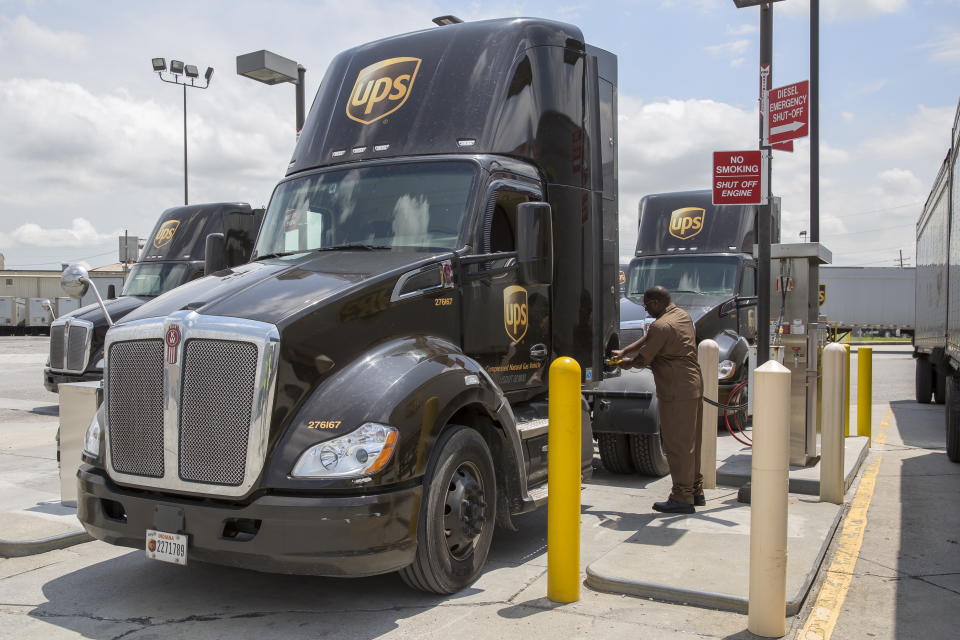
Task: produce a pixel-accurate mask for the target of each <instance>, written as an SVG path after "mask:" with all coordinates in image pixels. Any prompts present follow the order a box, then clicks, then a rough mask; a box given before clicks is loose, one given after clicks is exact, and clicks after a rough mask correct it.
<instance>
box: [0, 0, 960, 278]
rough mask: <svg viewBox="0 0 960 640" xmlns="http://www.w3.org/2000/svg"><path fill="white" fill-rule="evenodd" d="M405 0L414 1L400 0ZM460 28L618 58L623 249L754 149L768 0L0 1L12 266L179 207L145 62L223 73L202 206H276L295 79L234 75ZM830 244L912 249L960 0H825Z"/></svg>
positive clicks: (4, 195)
mask: <svg viewBox="0 0 960 640" xmlns="http://www.w3.org/2000/svg"><path fill="white" fill-rule="evenodd" d="M398 7H401V8H398ZM808 11H809V3H808V1H807V0H784V1H783V2H778V3H777V4H776V5H775V11H774V14H775V26H774V84H775V85H777V86H779V85H782V84H788V83H792V82H796V81H799V80H803V79H807V78H808V77H809V71H808V61H809V49H808V44H809V22H808V15H809V13H808ZM447 13H452V14H455V15H458V16H460V17H462V18H464V19H467V20H475V19H483V18H491V17H503V16H516V15H527V16H540V17H545V18H552V19H559V20H564V21H567V22H571V23H574V24H576V25H578V26H580V27H581V29H582V30H583V32H584V35H585V36H586V39H587V41H588V42H590V43H591V44H595V45H597V46H600V47H602V48H605V49H608V50H610V51H612V52H614V53H616V54H617V55H618V57H619V70H620V115H621V118H620V134H621V135H620V167H621V175H620V178H621V183H620V184H621V190H620V202H621V207H620V211H621V254H622V255H630V254H631V253H632V247H633V243H634V241H635V237H636V233H635V225H636V208H637V203H638V201H639V198H640V197H641V196H642V195H643V194H645V193H654V192H659V191H670V190H677V189H693V188H706V187H707V186H708V185H709V170H710V166H709V163H710V152H711V151H712V150H721V149H750V148H754V147H755V146H756V131H757V124H756V123H757V120H756V118H757V116H756V100H757V64H758V47H759V34H758V28H757V27H758V24H759V11H758V10H757V9H744V10H738V9H736V8H735V7H734V6H733V3H732V2H731V0H634V1H632V2H627V1H621V2H592V3H576V2H570V3H566V4H564V3H560V4H558V3H547V2H506V3H498V2H493V3H487V2H485V3H479V2H468V3H464V2H450V3H439V2H421V3H416V4H415V5H412V6H402V5H398V3H394V2H376V1H370V0H353V1H351V2H342V1H340V2H333V1H314V2H297V1H292V0H281V1H278V2H270V3H262V2H248V1H238V2H225V1H207V2H177V1H171V2H165V3H162V4H158V3H146V2H135V1H128V2H97V3H82V4H81V3H76V2H68V1H43V0H0V140H2V141H3V144H0V211H2V214H0V252H2V253H4V254H5V256H6V263H7V266H8V267H14V268H16V267H23V268H33V267H38V268H56V267H57V266H58V265H59V264H60V262H68V261H71V260H75V259H78V258H85V259H86V261H87V262H88V263H90V264H92V265H98V264H105V263H108V262H112V261H113V260H114V259H115V253H116V248H115V247H116V239H115V234H116V233H117V232H121V231H122V230H123V229H129V231H130V233H132V234H140V235H144V234H146V233H147V232H148V231H149V229H150V227H151V226H152V224H153V222H154V221H155V220H156V218H157V216H158V215H159V213H160V211H162V210H163V209H164V208H166V207H169V206H174V205H177V204H180V203H181V202H182V138H181V136H182V129H181V127H182V121H181V118H182V104H181V99H182V97H181V94H180V93H179V90H178V89H176V88H174V87H172V86H169V85H164V84H162V83H160V82H159V81H158V80H157V78H156V77H155V76H154V75H153V74H152V73H151V71H150V67H149V59H150V58H151V57H153V56H164V57H166V58H168V59H170V58H179V59H183V60H185V61H187V62H188V63H191V62H192V63H195V64H197V65H199V66H200V67H201V69H202V68H203V67H205V66H207V65H209V66H213V67H215V69H216V73H215V75H214V80H213V84H212V86H211V88H210V90H209V91H205V92H204V91H192V92H191V93H190V95H189V96H188V98H189V113H190V117H189V128H190V157H191V166H190V183H191V202H200V201H213V200H246V201H249V202H251V203H252V204H254V205H260V204H265V203H266V201H267V200H268V199H269V196H270V192H271V190H272V188H273V186H274V184H275V183H276V181H277V180H278V179H279V178H280V177H281V175H282V174H283V171H284V169H285V167H286V162H287V159H288V158H289V154H290V151H291V150H292V146H293V141H294V138H293V132H292V119H293V88H292V87H290V86H278V87H266V86H264V85H260V84H258V83H254V82H251V81H249V80H247V79H244V78H240V77H238V76H237V75H236V74H235V73H234V58H235V56H236V55H237V54H240V53H245V52H247V51H253V50H257V49H262V48H266V49H271V50H273V51H276V52H277V53H280V54H282V55H286V56H288V57H290V58H294V59H297V60H298V61H299V62H301V63H303V64H304V65H305V66H306V67H307V68H308V72H307V90H308V95H309V96H312V94H313V93H314V92H315V91H316V82H318V81H319V78H320V77H321V76H322V74H323V71H324V69H325V67H326V65H327V63H328V62H329V60H330V58H331V57H332V56H333V55H335V54H336V53H337V52H338V51H340V50H342V49H344V48H347V47H349V46H353V45H355V44H360V43H362V42H366V41H369V40H374V39H377V38H380V37H384V36H388V35H391V34H394V33H400V32H404V31H411V30H415V29H422V28H427V27H430V26H431V24H430V18H431V17H434V16H437V15H443V14H447ZM821 18H822V24H821V31H820V32H821V120H822V134H821V144H822V155H821V174H822V175H821V213H822V222H821V227H822V239H823V241H824V243H825V244H826V245H827V246H828V247H829V248H830V249H832V250H833V252H834V255H835V263H837V264H867V265H877V266H889V265H892V264H893V259H894V257H895V256H896V255H897V254H898V251H899V249H903V250H904V254H905V255H906V256H908V257H912V255H913V228H912V225H913V224H914V222H915V221H916V218H917V215H918V213H919V211H920V207H921V205H922V202H923V200H924V199H925V198H926V194H927V192H928V191H929V189H930V186H931V183H932V180H933V178H934V176H935V174H936V171H937V169H938V168H939V165H940V162H941V161H942V159H943V156H944V154H945V152H946V149H947V146H948V144H949V135H950V132H949V130H950V126H951V124H952V121H953V116H954V112H955V108H956V105H957V100H958V98H960V0H821ZM808 161H809V147H808V144H807V142H801V143H799V144H798V145H797V151H796V152H795V153H794V154H783V153H778V154H777V156H776V158H775V163H774V190H775V192H776V193H778V194H779V195H781V196H782V197H783V206H784V239H785V240H793V239H796V238H797V237H798V235H797V234H798V233H799V231H800V230H802V229H805V228H806V226H807V216H808V193H809V192H808V189H809V187H808V166H809V165H808Z"/></svg>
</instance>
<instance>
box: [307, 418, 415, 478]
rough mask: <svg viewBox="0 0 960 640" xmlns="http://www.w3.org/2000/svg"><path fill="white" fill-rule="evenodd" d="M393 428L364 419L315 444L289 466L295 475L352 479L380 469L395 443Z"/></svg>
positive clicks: (395, 434) (395, 433)
mask: <svg viewBox="0 0 960 640" xmlns="http://www.w3.org/2000/svg"><path fill="white" fill-rule="evenodd" d="M397 436H398V434H397V430H396V428H394V427H388V426H387V425H385V424H376V423H374V422H368V423H366V424H365V425H363V426H362V427H360V428H359V429H357V430H356V431H352V432H350V433H348V434H347V435H345V436H340V437H339V438H334V439H333V440H328V441H327V442H321V443H320V444H316V445H314V446H312V447H310V448H309V449H307V450H306V451H304V452H303V454H302V455H301V456H300V459H299V460H297V464H295V465H294V466H293V472H292V475H293V476H294V477H297V478H353V477H359V476H369V475H372V474H374V473H376V472H377V471H380V470H381V469H383V468H384V467H385V466H386V465H387V462H389V460H390V457H391V456H392V455H393V450H394V448H395V447H396V445H397Z"/></svg>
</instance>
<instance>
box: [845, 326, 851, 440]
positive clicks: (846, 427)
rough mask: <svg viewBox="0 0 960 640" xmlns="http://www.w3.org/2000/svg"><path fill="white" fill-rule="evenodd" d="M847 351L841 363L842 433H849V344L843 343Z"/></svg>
mask: <svg viewBox="0 0 960 640" xmlns="http://www.w3.org/2000/svg"><path fill="white" fill-rule="evenodd" d="M843 350H844V351H846V352H847V354H846V356H845V357H846V361H845V362H844V364H843V433H844V435H847V436H849V435H850V345H848V344H845V345H843Z"/></svg>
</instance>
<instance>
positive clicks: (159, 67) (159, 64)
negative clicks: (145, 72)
mask: <svg viewBox="0 0 960 640" xmlns="http://www.w3.org/2000/svg"><path fill="white" fill-rule="evenodd" d="M153 70H154V71H156V72H158V73H159V72H162V71H166V70H167V59H166V58H154V59H153Z"/></svg>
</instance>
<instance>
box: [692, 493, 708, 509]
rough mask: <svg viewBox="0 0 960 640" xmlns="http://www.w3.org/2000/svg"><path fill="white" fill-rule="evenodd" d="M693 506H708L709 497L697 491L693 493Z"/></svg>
mask: <svg viewBox="0 0 960 640" xmlns="http://www.w3.org/2000/svg"><path fill="white" fill-rule="evenodd" d="M693 506H695V507H705V506H707V499H706V498H705V497H704V495H703V494H702V493H696V494H694V495H693Z"/></svg>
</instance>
